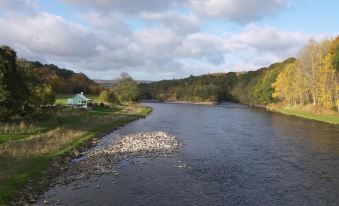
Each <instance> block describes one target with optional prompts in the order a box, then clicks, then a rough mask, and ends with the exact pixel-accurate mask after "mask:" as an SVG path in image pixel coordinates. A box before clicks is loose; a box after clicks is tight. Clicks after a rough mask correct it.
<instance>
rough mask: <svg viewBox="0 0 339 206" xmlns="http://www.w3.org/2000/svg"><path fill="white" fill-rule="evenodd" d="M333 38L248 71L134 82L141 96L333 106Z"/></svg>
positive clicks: (338, 104)
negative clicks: (282, 59)
mask: <svg viewBox="0 0 339 206" xmlns="http://www.w3.org/2000/svg"><path fill="white" fill-rule="evenodd" d="M338 73H339V37H338V38H336V39H334V40H329V39H326V40H323V41H320V42H317V41H314V40H311V41H310V42H309V44H308V45H307V46H306V47H305V48H304V49H303V50H302V51H301V52H300V54H299V55H298V56H297V58H296V59H295V58H289V59H287V60H285V61H283V62H279V63H275V64H272V65H270V66H269V67H267V68H266V67H265V68H261V69H258V70H256V71H249V72H239V73H235V72H229V73H221V74H207V75H201V76H190V77H188V78H184V79H173V80H163V81H158V82H153V83H148V84H140V85H139V87H140V90H141V98H145V99H158V100H161V101H194V102H200V101H201V102H204V101H213V102H220V101H236V102H240V103H243V104H259V105H267V104H270V103H277V102H281V103H283V104H287V105H307V104H312V105H316V106H321V107H325V108H328V109H336V110H339V97H338V94H339V86H338V85H339V83H338V81H339V77H338Z"/></svg>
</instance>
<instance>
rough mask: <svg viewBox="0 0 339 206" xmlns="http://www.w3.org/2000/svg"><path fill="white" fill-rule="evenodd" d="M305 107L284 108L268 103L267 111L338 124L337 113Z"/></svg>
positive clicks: (338, 116) (338, 115)
mask: <svg viewBox="0 0 339 206" xmlns="http://www.w3.org/2000/svg"><path fill="white" fill-rule="evenodd" d="M305 110H306V108H305V107H291V108H286V106H282V105H277V104H270V105H268V107H267V111H270V112H275V113H279V114H283V115H287V116H293V117H298V118H303V119H307V120H313V121H317V122H323V123H327V124H331V125H339V113H338V114H336V113H334V111H333V113H315V112H310V111H305Z"/></svg>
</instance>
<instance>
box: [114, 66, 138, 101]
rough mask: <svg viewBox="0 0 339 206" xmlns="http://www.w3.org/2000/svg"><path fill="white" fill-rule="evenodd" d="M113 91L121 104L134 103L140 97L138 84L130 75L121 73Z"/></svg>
mask: <svg viewBox="0 0 339 206" xmlns="http://www.w3.org/2000/svg"><path fill="white" fill-rule="evenodd" d="M112 91H113V92H114V94H115V95H116V97H117V99H118V100H119V101H120V102H134V101H136V100H137V99H138V97H139V88H138V83H137V81H135V80H134V79H133V78H132V77H131V76H130V75H129V74H128V73H125V72H123V73H121V74H120V78H119V79H118V81H117V83H116V84H114V85H113V87H112Z"/></svg>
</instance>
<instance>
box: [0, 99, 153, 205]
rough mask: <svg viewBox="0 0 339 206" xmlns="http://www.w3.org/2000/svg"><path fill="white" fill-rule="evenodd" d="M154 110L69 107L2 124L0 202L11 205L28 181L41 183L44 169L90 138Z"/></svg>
mask: <svg viewBox="0 0 339 206" xmlns="http://www.w3.org/2000/svg"><path fill="white" fill-rule="evenodd" d="M150 111H151V109H150V108H148V107H142V106H138V105H133V106H125V107H115V108H106V107H103V108H101V107H99V108H96V109H93V110H91V111H82V110H69V111H59V112H55V113H52V114H50V115H47V117H44V119H42V120H39V121H33V122H29V123H28V122H20V123H7V124H2V125H0V205H8V204H9V203H10V201H11V200H13V198H14V197H16V196H17V195H18V194H20V191H21V190H22V189H23V188H24V187H25V186H26V185H27V183H29V184H31V185H33V187H38V186H39V184H40V179H41V178H40V177H41V176H43V175H42V174H45V173H44V170H46V169H47V168H49V166H50V165H51V164H53V162H55V161H56V160H58V159H61V158H62V157H64V156H66V155H67V154H70V153H73V152H76V149H77V148H79V147H81V146H82V145H84V144H85V143H86V142H88V141H89V140H91V139H93V138H95V137H100V136H102V135H104V134H105V133H107V132H110V131H113V130H115V129H117V128H118V127H120V126H123V125H126V124H128V123H129V122H131V121H133V120H136V119H138V118H143V117H146V116H147V115H148V114H149V112H150Z"/></svg>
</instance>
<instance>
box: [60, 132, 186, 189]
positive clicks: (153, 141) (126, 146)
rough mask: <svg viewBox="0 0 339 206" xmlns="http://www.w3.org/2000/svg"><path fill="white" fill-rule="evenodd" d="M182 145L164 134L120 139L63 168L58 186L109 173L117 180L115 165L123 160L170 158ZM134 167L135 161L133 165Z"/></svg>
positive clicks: (154, 133) (155, 133)
mask: <svg viewBox="0 0 339 206" xmlns="http://www.w3.org/2000/svg"><path fill="white" fill-rule="evenodd" d="M179 146H180V144H179V143H178V141H177V139H176V137H174V136H172V135H170V134H168V133H166V132H162V131H154V132H145V133H137V134H131V135H126V136H121V137H117V138H116V139H115V141H114V142H113V144H112V145H108V146H106V147H104V148H102V147H100V148H98V149H96V150H94V151H91V152H89V153H87V154H85V156H84V158H83V159H82V160H81V161H78V162H76V163H71V164H69V165H68V167H64V168H62V169H63V172H62V174H61V175H60V176H59V177H58V179H57V183H59V184H68V183H71V182H74V181H78V180H82V179H87V178H89V177H90V176H92V175H95V176H100V175H103V174H109V173H110V174H112V175H114V176H115V178H117V177H118V173H117V172H116V171H115V170H114V165H115V164H117V163H119V162H121V161H122V160H127V159H132V158H135V157H144V158H156V157H159V156H164V155H170V154H173V153H175V152H177V150H178V148H179ZM134 164H135V162H134V161H133V159H132V160H131V161H130V165H134Z"/></svg>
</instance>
